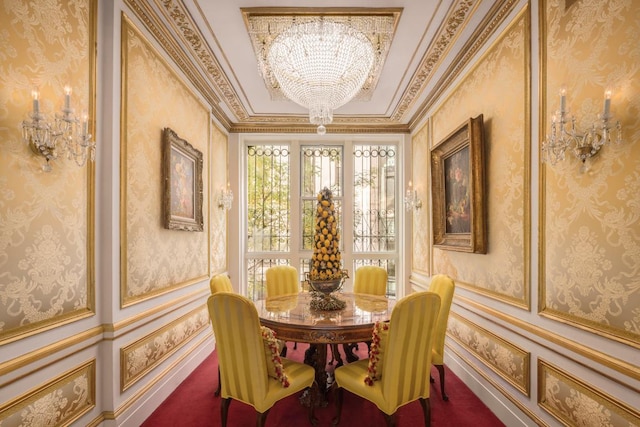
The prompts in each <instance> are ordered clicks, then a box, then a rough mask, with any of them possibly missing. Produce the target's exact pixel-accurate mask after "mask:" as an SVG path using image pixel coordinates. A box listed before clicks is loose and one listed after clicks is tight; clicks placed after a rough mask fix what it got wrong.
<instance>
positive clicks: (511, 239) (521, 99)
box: [414, 8, 530, 307]
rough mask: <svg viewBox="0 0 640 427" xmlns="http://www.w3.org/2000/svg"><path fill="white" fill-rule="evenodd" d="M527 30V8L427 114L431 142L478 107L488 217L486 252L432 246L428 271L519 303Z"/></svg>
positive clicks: (523, 258) (523, 277) (524, 259)
mask: <svg viewBox="0 0 640 427" xmlns="http://www.w3.org/2000/svg"><path fill="white" fill-rule="evenodd" d="M528 34H529V9H528V8H527V9H524V10H523V11H522V12H521V13H520V16H519V17H518V18H517V19H515V20H514V22H513V23H512V25H511V26H510V27H509V28H508V29H507V30H505V31H504V33H503V34H502V35H501V36H500V37H499V38H498V40H497V41H496V42H495V43H494V44H493V46H492V47H491V48H490V49H489V50H488V52H487V53H486V54H485V55H484V57H483V58H482V59H481V60H480V61H478V62H477V63H476V65H475V67H474V68H473V70H472V71H470V72H469V73H468V75H467V76H465V77H464V78H463V80H462V82H461V83H460V84H459V85H458V86H457V87H456V88H455V89H454V91H453V92H452V93H451V95H450V96H449V97H448V98H447V99H446V100H445V101H444V103H443V104H442V105H441V106H440V107H439V108H438V109H437V110H436V111H435V113H434V114H433V116H432V118H431V120H432V125H431V126H432V138H431V143H432V144H433V146H435V145H436V144H438V143H439V142H440V141H442V140H443V139H444V138H446V137H447V135H449V134H450V133H451V132H452V131H454V130H455V129H456V128H458V127H459V126H460V125H462V124H463V123H465V122H466V121H467V120H468V119H469V118H470V117H476V116H478V115H480V114H483V115H484V132H485V159H486V162H487V163H486V164H485V174H486V183H485V187H486V189H487V190H486V194H485V195H484V197H485V202H486V206H487V224H488V227H487V229H488V233H487V234H488V252H487V254H486V255H479V254H470V253H462V252H455V251H449V250H442V249H438V248H433V274H436V273H444V274H448V275H450V276H451V277H453V278H454V279H455V280H456V284H460V285H461V286H467V287H470V288H471V289H474V290H476V291H478V292H482V293H487V294H489V295H491V296H494V297H496V298H498V299H501V300H504V301H508V302H510V303H513V304H516V305H520V306H526V307H528V304H529V283H528V281H529V280H528V274H527V272H528V268H529V267H528V263H529V257H528V246H529V243H528V241H529V224H528V222H529V219H528V218H529V203H530V202H529V194H528V182H529V174H530V171H529V168H528V166H527V165H528V163H529V151H530V150H529V126H530V123H529V119H528V103H529V89H528V88H529V69H528V67H529V65H528V64H529V54H530V53H529V51H530V49H529V36H528ZM506 94H508V96H506ZM414 224H415V220H414Z"/></svg>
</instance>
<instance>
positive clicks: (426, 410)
mask: <svg viewBox="0 0 640 427" xmlns="http://www.w3.org/2000/svg"><path fill="white" fill-rule="evenodd" d="M419 400H420V405H421V406H422V413H423V414H424V427H430V426H431V401H430V400H429V398H427V399H419Z"/></svg>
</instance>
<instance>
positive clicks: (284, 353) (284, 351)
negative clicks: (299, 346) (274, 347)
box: [280, 344, 287, 357]
mask: <svg viewBox="0 0 640 427" xmlns="http://www.w3.org/2000/svg"><path fill="white" fill-rule="evenodd" d="M280 357H287V344H285V345H283V346H282V350H280Z"/></svg>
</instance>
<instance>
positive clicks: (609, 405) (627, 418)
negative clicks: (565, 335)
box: [538, 359, 640, 427]
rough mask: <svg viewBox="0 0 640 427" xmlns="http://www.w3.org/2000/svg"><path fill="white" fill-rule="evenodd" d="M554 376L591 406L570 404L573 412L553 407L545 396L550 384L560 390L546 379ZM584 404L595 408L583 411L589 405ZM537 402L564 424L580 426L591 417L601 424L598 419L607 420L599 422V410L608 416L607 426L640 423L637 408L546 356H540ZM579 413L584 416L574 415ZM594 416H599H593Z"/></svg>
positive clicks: (576, 396)
mask: <svg viewBox="0 0 640 427" xmlns="http://www.w3.org/2000/svg"><path fill="white" fill-rule="evenodd" d="M551 376H552V377H554V378H555V379H556V380H557V381H558V382H559V383H564V385H565V386H567V387H568V388H569V389H570V393H571V397H573V398H574V399H580V397H582V398H584V399H587V398H588V399H589V400H590V401H591V402H592V403H593V404H594V405H589V404H588V402H581V403H582V404H578V406H571V404H569V406H570V407H569V408H567V409H570V410H571V411H570V412H569V411H562V408H558V407H557V406H554V405H553V404H552V403H550V402H549V400H548V399H547V396H546V390H547V387H552V388H553V389H554V390H557V389H559V386H558V385H557V384H555V385H551V386H550V385H549V384H548V382H547V378H548V377H551ZM563 403H564V404H567V402H566V401H563ZM585 403H587V405H588V407H590V408H591V407H593V408H596V409H594V410H593V411H590V412H589V413H588V414H584V410H585V409H586V408H587V407H586V406H583V405H584V404H585ZM538 405H539V406H540V407H541V408H542V409H544V410H545V411H547V412H548V413H549V414H551V415H552V416H554V417H555V418H556V419H557V420H558V421H560V422H562V423H563V424H565V425H579V424H581V422H580V421H584V418H585V417H589V419H590V420H592V421H593V422H594V423H599V421H603V422H605V420H599V421H598V419H597V415H598V411H599V413H600V414H601V415H605V414H608V415H609V419H608V420H606V424H604V425H608V426H611V427H629V426H632V425H636V426H640V411H638V409H637V408H635V409H634V408H632V407H631V406H629V405H627V404H625V403H622V402H620V400H618V399H616V398H614V397H613V396H611V395H609V394H606V393H604V392H602V391H601V390H599V389H597V388H596V387H593V386H591V385H589V384H587V383H586V382H584V381H582V380H581V379H579V378H577V377H575V376H573V375H571V374H569V373H568V372H566V371H564V370H562V369H560V368H559V367H557V366H554V365H552V364H550V363H549V362H547V361H545V360H543V359H538ZM576 412H580V413H582V414H583V415H582V418H581V419H576V417H575V416H572V415H573V414H575V413H576ZM612 413H613V414H617V415H618V416H619V417H620V418H621V420H619V423H614V422H613V420H612V419H611V414H612ZM594 417H596V418H595V419H594ZM623 420H624V421H623Z"/></svg>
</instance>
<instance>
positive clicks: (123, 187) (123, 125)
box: [120, 12, 211, 308]
mask: <svg viewBox="0 0 640 427" xmlns="http://www.w3.org/2000/svg"><path fill="white" fill-rule="evenodd" d="M128 30H131V31H133V32H135V33H136V35H137V36H138V37H139V38H140V39H141V40H143V41H144V42H145V43H146V44H147V48H149V49H150V50H151V51H152V52H154V53H155V55H156V56H157V57H158V59H159V60H160V61H161V62H163V63H164V64H165V66H166V67H167V69H168V70H169V71H170V72H171V73H172V74H173V75H174V76H175V78H176V79H177V80H178V81H180V82H181V83H182V85H183V86H184V87H185V90H186V91H188V92H189V93H191V95H192V96H194V98H196V99H200V97H198V96H197V95H196V94H194V93H193V92H192V91H191V89H190V88H188V87H187V85H186V84H184V81H183V80H182V79H181V78H180V76H179V75H178V74H177V73H176V72H175V70H174V69H173V67H171V65H170V64H169V63H168V62H167V61H166V59H165V58H164V57H163V56H162V55H161V54H160V53H159V52H158V50H157V49H155V47H154V46H153V45H152V44H151V43H150V42H149V40H148V39H147V38H146V37H145V36H144V35H143V34H142V32H141V31H140V30H139V29H138V28H137V27H136V26H135V24H134V23H133V22H132V21H131V20H130V19H129V18H128V17H127V16H126V14H125V13H124V12H123V13H122V17H121V34H120V55H121V93H120V99H121V100H125V99H126V96H127V85H126V82H127V71H128V69H127V63H128V52H127V43H128V39H129V37H128V34H127V32H128ZM202 105H203V107H205V109H207V110H208V109H209V107H208V106H207V105H205V104H202ZM127 107H128V106H127V104H126V103H125V102H124V101H123V102H122V106H121V108H120V242H121V243H120V307H121V308H125V307H129V306H131V305H134V304H138V303H140V302H143V301H146V300H149V299H152V298H155V297H158V296H160V295H165V294H167V293H170V292H172V291H175V290H176V289H181V288H185V287H188V286H191V285H193V284H195V283H198V282H201V281H203V280H207V279H209V274H210V270H211V253H209V254H207V270H208V271H207V274H204V275H200V276H197V277H193V278H191V279H188V280H185V281H183V282H179V283H174V284H173V285H171V286H167V287H166V288H163V289H157V290H154V291H151V292H148V293H146V294H144V295H138V296H135V297H126V295H127V283H126V277H127V230H126V223H127V222H126V221H127V215H126V209H125V206H126V201H127V136H126V133H127V132H126V131H127ZM208 123H209V126H210V120H209V121H208ZM210 135H211V129H207V137H210ZM208 142H209V141H208ZM208 142H207V146H208ZM208 151H209V150H208ZM207 154H208V153H207ZM207 158H208V157H207ZM208 168H209V165H208V166H207V174H208V173H209V171H208ZM209 191H211V189H209ZM207 219H208V221H207V223H210V222H211V213H210V212H208V213H207ZM207 234H208V238H207V241H208V242H210V241H211V230H210V228H207ZM207 246H208V247H209V245H207ZM208 250H209V251H210V248H208Z"/></svg>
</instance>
